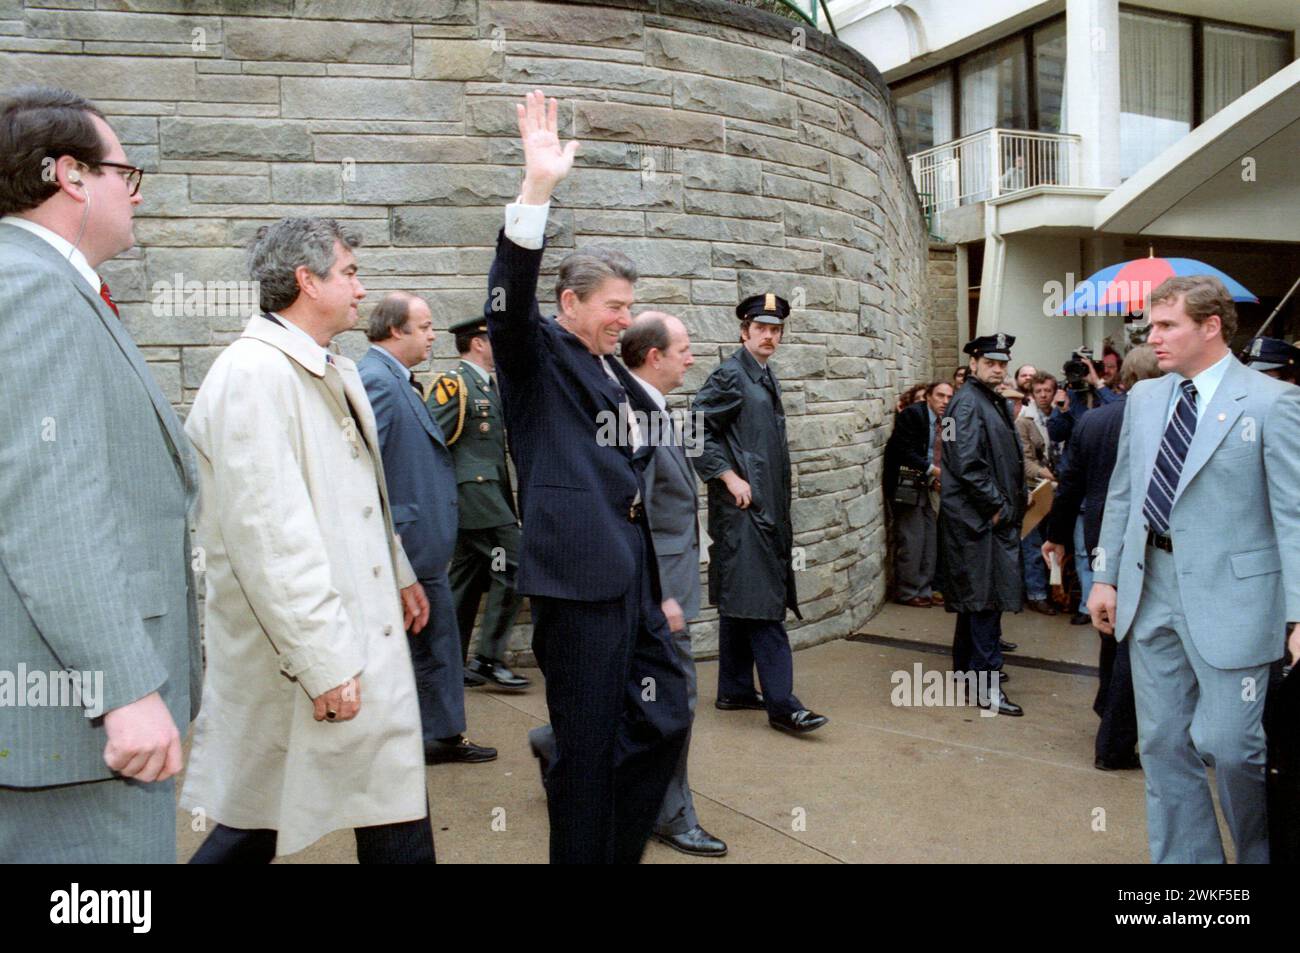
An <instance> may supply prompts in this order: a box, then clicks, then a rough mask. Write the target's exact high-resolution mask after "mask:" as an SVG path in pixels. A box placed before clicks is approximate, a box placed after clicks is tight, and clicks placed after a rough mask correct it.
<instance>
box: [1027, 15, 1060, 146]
mask: <svg viewBox="0 0 1300 953" xmlns="http://www.w3.org/2000/svg"><path fill="white" fill-rule="evenodd" d="M1034 77H1035V82H1036V83H1037V84H1038V130H1039V132H1063V131H1064V130H1065V21H1064V20H1061V21H1058V22H1056V23H1053V24H1052V25H1051V26H1045V27H1042V28H1040V29H1038V30H1035V31H1034Z"/></svg>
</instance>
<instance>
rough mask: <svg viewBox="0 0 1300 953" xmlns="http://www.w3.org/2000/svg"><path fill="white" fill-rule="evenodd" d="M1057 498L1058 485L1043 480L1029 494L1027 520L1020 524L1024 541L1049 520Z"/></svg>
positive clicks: (1021, 536) (1026, 511)
mask: <svg viewBox="0 0 1300 953" xmlns="http://www.w3.org/2000/svg"><path fill="white" fill-rule="evenodd" d="M1055 496H1056V484H1055V483H1053V482H1052V481H1051V480H1043V481H1042V482H1041V483H1039V484H1038V486H1036V487H1034V491H1033V492H1032V493H1030V494H1029V506H1028V507H1026V509H1025V518H1024V519H1023V520H1021V522H1020V538H1021V539H1024V538H1025V537H1026V536H1028V535H1029V534H1030V533H1032V532H1033V531H1034V529H1035V528H1036V527H1037V526H1038V524H1039V523H1041V522H1042V521H1043V520H1044V519H1046V518H1047V514H1048V513H1050V512H1051V511H1052V500H1053V499H1054V498H1055Z"/></svg>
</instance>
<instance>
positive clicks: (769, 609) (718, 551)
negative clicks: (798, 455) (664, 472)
mask: <svg viewBox="0 0 1300 953" xmlns="http://www.w3.org/2000/svg"><path fill="white" fill-rule="evenodd" d="M770 368H771V365H770V364H769V365H768V369H769V370H770ZM763 371H764V369H763V367H762V366H761V365H760V364H759V363H758V362H757V361H756V360H754V358H753V356H751V355H750V353H749V352H748V351H747V350H745V348H744V347H741V348H740V349H739V350H738V351H736V352H735V353H734V354H732V355H731V356H730V357H728V358H727V359H726V360H724V361H723V362H722V363H721V364H719V365H718V366H717V367H715V368H714V369H713V372H712V373H711V374H709V377H708V380H706V381H705V382H704V386H703V387H701V388H700V391H699V393H698V394H696V395H695V402H694V404H693V405H692V409H693V410H694V411H695V412H696V413H698V414H702V415H703V417H704V441H703V452H702V453H701V454H700V455H699V456H697V457H695V458H694V460H693V461H692V462H693V463H694V464H695V471H696V473H698V474H699V476H700V479H701V480H703V481H704V482H705V483H706V484H707V485H708V493H709V536H710V537H711V539H712V543H711V544H710V546H709V602H710V604H712V605H716V606H717V607H718V611H719V612H720V613H721V614H722V615H726V616H733V617H736V618H741V619H767V620H771V621H776V622H783V621H784V620H785V610H786V609H789V610H790V611H792V612H793V613H794V614H795V618H803V617H802V616H801V615H800V614H799V601H798V597H797V595H796V594H795V584H794V568H793V566H792V563H791V547H792V544H793V542H794V530H793V528H792V526H791V522H790V448H789V445H788V443H787V442H786V433H785V411H784V410H783V409H782V407H781V385H780V384H779V383H778V382H777V379H776V375H775V373H772V374H770V375H768V374H764V372H763ZM727 470H734V471H735V472H736V475H737V476H739V477H740V478H741V479H742V480H745V481H746V482H747V483H749V486H750V490H751V494H752V500H751V503H750V505H749V507H748V508H746V509H743V510H742V509H740V508H739V507H738V506H736V504H735V502H734V501H733V499H732V496H731V493H730V492H728V491H727V487H726V484H724V483H723V482H722V481H721V480H719V479H718V477H719V476H720V475H721V474H723V473H725V472H726V471H727Z"/></svg>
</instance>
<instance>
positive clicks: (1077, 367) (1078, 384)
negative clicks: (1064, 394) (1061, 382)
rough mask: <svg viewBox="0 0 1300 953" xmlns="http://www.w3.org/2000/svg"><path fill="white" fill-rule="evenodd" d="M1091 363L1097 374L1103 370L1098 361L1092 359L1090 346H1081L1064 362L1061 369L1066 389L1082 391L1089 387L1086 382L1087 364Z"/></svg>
mask: <svg viewBox="0 0 1300 953" xmlns="http://www.w3.org/2000/svg"><path fill="white" fill-rule="evenodd" d="M1089 364H1091V365H1092V368H1093V370H1095V371H1096V372H1097V373H1098V374H1101V373H1103V372H1104V371H1105V368H1104V367H1103V366H1102V364H1101V362H1100V361H1094V360H1093V359H1092V348H1090V347H1081V348H1079V349H1078V350H1077V351H1075V352H1074V353H1073V354H1071V355H1070V359H1069V360H1068V361H1066V362H1065V366H1064V367H1063V368H1062V370H1063V371H1064V372H1065V386H1066V389H1067V390H1073V391H1083V390H1087V389H1088V388H1089V386H1091V385H1089V383H1088V365H1089Z"/></svg>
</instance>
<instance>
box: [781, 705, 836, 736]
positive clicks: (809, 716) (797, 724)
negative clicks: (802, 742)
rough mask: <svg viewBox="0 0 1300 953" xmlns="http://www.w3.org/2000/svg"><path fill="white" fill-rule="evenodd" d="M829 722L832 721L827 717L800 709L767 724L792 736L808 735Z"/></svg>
mask: <svg viewBox="0 0 1300 953" xmlns="http://www.w3.org/2000/svg"><path fill="white" fill-rule="evenodd" d="M828 721H830V719H829V718H827V717H826V716H825V715H819V714H817V713H816V712H814V711H809V710H808V709H807V708H800V709H799V710H798V711H796V712H791V713H790V714H788V715H778V716H777V717H775V718H768V719H767V723H768V724H769V725H771V726H772V727H773V728H775V729H776V730H777V731H784V732H786V733H787V734H791V735H806V734H807V733H808V732H810V731H816V730H817V729H818V728H820V727H821V726H822V725H824V724H826V722H828Z"/></svg>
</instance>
